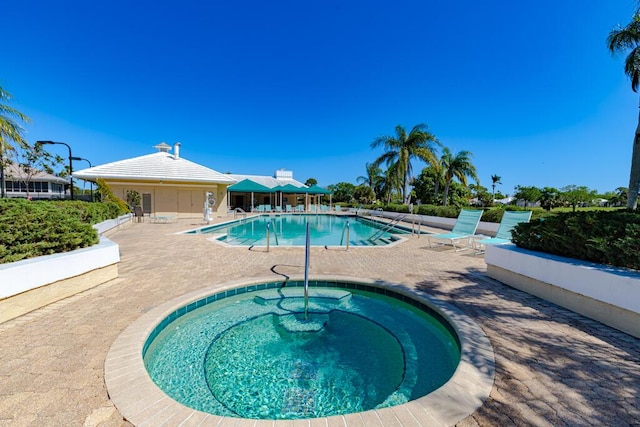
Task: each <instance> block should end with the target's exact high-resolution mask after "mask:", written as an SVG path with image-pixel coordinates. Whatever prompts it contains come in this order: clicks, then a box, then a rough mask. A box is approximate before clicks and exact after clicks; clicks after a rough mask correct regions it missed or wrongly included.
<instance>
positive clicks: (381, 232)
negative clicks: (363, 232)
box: [367, 214, 409, 242]
mask: <svg viewBox="0 0 640 427" xmlns="http://www.w3.org/2000/svg"><path fill="white" fill-rule="evenodd" d="M408 215H409V214H405V215H401V216H399V217H396V218H395V219H394V220H393V221H391V222H390V223H388V224H387V225H386V226H385V227H384V228H382V229H381V230H378V231H376V232H375V233H373V234H372V235H371V237H369V238H368V239H367V240H369V241H370V242H373V241H374V240H376V239H379V238H380V237H382V236H383V235H384V233H386V232H387V231H389V230H391V229H392V228H393V227H394V226H395V225H397V224H398V223H399V222H400V221H402V220H403V219H405V218H406V217H407V216H408Z"/></svg>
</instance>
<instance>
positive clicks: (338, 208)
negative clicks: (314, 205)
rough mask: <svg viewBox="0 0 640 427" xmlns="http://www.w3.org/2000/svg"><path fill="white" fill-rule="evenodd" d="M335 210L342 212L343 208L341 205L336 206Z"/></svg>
mask: <svg viewBox="0 0 640 427" xmlns="http://www.w3.org/2000/svg"><path fill="white" fill-rule="evenodd" d="M334 209H335V210H336V212H342V207H341V206H340V205H335V206H334Z"/></svg>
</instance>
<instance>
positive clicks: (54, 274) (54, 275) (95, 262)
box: [0, 237, 120, 299]
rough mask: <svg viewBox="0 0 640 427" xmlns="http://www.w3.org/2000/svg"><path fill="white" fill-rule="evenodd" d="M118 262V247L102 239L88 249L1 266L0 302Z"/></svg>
mask: <svg viewBox="0 0 640 427" xmlns="http://www.w3.org/2000/svg"><path fill="white" fill-rule="evenodd" d="M119 261H120V251H119V248H118V245H117V244H116V243H114V242H112V241H111V240H109V239H107V238H105V237H101V238H100V243H98V244H97V245H93V246H91V247H88V248H82V249H77V250H75V251H71V252H65V253H61V254H53V255H45V256H41V257H37V258H30V259H25V260H22V261H17V262H12V263H9V264H1V265H0V284H1V285H0V299H4V298H8V297H10V296H13V295H17V294H20V293H22V292H26V291H29V290H31V289H35V288H39V287H41V286H44V285H48V284H50V283H54V282H57V281H60V280H64V279H67V278H70V277H75V276H79V275H81V274H84V273H87V272H89V271H91V270H96V269H99V268H103V267H106V266H109V265H112V264H116V263H117V262H119Z"/></svg>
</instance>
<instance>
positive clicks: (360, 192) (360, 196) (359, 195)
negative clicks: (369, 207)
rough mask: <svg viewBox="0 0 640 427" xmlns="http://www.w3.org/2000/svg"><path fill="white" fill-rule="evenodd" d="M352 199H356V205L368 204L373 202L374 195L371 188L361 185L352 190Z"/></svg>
mask: <svg viewBox="0 0 640 427" xmlns="http://www.w3.org/2000/svg"><path fill="white" fill-rule="evenodd" d="M353 198H354V199H356V200H357V201H358V203H363V204H370V203H372V202H373V201H374V200H375V198H376V194H375V193H374V192H373V188H371V187H369V186H368V185H364V184H361V185H358V186H357V187H356V188H355V189H354V190H353Z"/></svg>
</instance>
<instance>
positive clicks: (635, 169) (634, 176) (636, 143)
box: [627, 112, 640, 209]
mask: <svg viewBox="0 0 640 427" xmlns="http://www.w3.org/2000/svg"><path fill="white" fill-rule="evenodd" d="M639 187H640V112H639V113H638V125H637V126H636V134H635V136H634V138H633V152H632V154H631V173H630V174H629V192H628V194H627V208H628V209H635V208H636V207H637V206H638V189H639Z"/></svg>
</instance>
